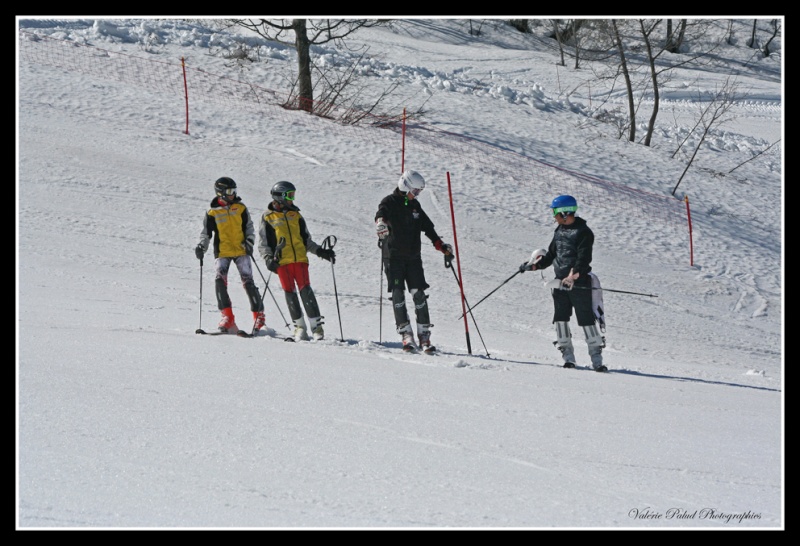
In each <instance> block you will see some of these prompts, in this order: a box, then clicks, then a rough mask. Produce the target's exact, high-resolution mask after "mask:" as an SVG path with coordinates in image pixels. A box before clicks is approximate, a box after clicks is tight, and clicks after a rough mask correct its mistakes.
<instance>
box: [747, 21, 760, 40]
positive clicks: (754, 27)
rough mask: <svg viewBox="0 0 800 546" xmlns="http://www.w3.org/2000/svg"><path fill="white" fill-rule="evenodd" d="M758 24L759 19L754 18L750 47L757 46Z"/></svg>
mask: <svg viewBox="0 0 800 546" xmlns="http://www.w3.org/2000/svg"><path fill="white" fill-rule="evenodd" d="M757 24H758V19H753V33H752V34H751V35H750V43H748V44H747V45H748V47H756V25H757Z"/></svg>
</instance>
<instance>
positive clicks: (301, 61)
mask: <svg viewBox="0 0 800 546" xmlns="http://www.w3.org/2000/svg"><path fill="white" fill-rule="evenodd" d="M385 22H386V21H385V20H370V19H349V20H347V19H319V20H316V19H315V20H311V19H291V20H288V19H276V20H268V19H255V20H254V19H235V20H233V23H234V24H235V25H237V26H239V27H242V28H245V29H247V30H249V31H252V32H255V33H256V34H258V35H259V36H261V37H262V38H266V39H267V40H274V41H277V42H280V43H291V42H289V41H288V40H287V38H288V37H289V36H290V33H291V34H293V35H294V41H293V43H294V48H295V50H296V51H297V108H299V109H300V110H305V111H307V112H313V111H314V85H313V81H312V78H311V67H312V63H311V46H312V45H320V44H325V43H328V42H334V43H342V42H343V41H344V38H346V37H347V36H350V35H351V34H353V33H354V32H356V31H357V30H359V29H361V28H367V27H373V26H378V25H381V24H385Z"/></svg>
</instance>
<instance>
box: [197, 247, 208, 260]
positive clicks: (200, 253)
mask: <svg viewBox="0 0 800 546" xmlns="http://www.w3.org/2000/svg"><path fill="white" fill-rule="evenodd" d="M205 253H206V251H205V249H204V248H203V245H197V246H196V247H195V249H194V255H195V256H197V259H198V260H202V259H203V256H205Z"/></svg>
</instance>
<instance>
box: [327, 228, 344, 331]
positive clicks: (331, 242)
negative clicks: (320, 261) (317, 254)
mask: <svg viewBox="0 0 800 546" xmlns="http://www.w3.org/2000/svg"><path fill="white" fill-rule="evenodd" d="M336 241H337V239H336V235H328V236H327V237H325V240H324V241H322V248H325V249H329V250H333V247H334V246H336ZM331 275H332V276H333V294H334V296H336V313H337V314H338V315H339V335H340V336H341V339H340V340H339V341H344V334H343V333H342V313H341V311H339V292H338V291H337V290H336V274H335V273H334V272H333V262H331Z"/></svg>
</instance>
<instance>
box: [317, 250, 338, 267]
mask: <svg viewBox="0 0 800 546" xmlns="http://www.w3.org/2000/svg"><path fill="white" fill-rule="evenodd" d="M317 256H319V257H320V258H322V259H323V260H328V261H329V262H331V263H332V264H335V263H336V253H335V252H334V251H333V249H332V248H322V247H320V248H318V249H317Z"/></svg>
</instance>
